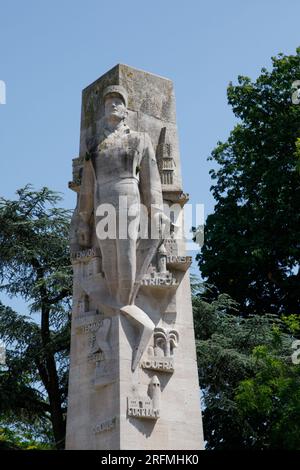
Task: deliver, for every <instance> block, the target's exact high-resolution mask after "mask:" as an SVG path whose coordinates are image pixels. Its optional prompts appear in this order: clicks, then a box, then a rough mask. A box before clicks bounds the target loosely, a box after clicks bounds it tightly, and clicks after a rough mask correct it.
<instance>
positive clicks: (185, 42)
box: [0, 0, 300, 214]
mask: <svg viewBox="0 0 300 470" xmlns="http://www.w3.org/2000/svg"><path fill="white" fill-rule="evenodd" d="M299 18H300V3H299V1H297V0H288V1H286V0H285V1H284V0H251V1H249V2H246V1H241V0H227V1H222V0H217V1H216V0H215V1H213V0H211V1H208V0H206V1H203V0H185V1H184V2H183V1H176V0H151V1H145V0H144V1H143V0H139V1H138V0H126V1H121V0H115V1H111V2H109V1H107V0H106V1H104V0H60V1H58V0H51V1H43V0H39V1H38V0H26V1H22V0H19V1H17V0H0V47H1V55H0V80H4V81H5V82H6V87H7V104H6V105H0V156H1V167H0V168H1V171H0V194H1V195H2V196H5V197H12V196H13V194H14V192H15V190H16V189H17V188H19V187H21V186H23V185H25V184H26V183H29V182H30V183H32V184H33V185H34V186H35V187H36V188H40V187H41V186H49V187H50V188H52V189H55V190H57V191H60V192H62V193H63V194H64V205H65V206H66V207H69V208H73V207H74V204H75V197H74V193H72V192H71V191H70V190H68V189H67V183H68V181H69V180H70V179H71V160H72V158H73V157H75V156H77V154H78V144H79V123H80V105H81V102H80V101H81V90H82V89H83V88H84V87H85V86H87V85H88V84H89V83H91V82H92V81H94V80H95V79H96V78H98V77H99V76H101V75H102V74H103V73H105V72H106V71H107V70H109V69H110V68H112V67H113V66H114V65H116V64H117V63H125V64H128V65H130V66H133V67H136V68H140V69H144V70H146V71H149V72H152V73H155V74H158V75H162V76H165V77H168V78H170V79H172V80H173V82H174V85H175V92H176V98H177V123H178V127H179V137H180V147H181V161H182V170H183V181H184V189H185V191H186V192H189V193H190V195H191V201H192V202H193V203H196V202H199V203H204V204H205V208H206V214H207V213H209V212H211V211H212V210H213V200H212V197H211V195H210V192H209V187H210V184H211V181H210V178H209V175H208V171H209V168H210V166H211V162H207V161H206V158H207V156H208V155H209V154H210V152H211V150H212V149H213V148H214V147H215V145H216V142H217V141H218V140H225V139H226V138H227V136H228V134H229V131H230V130H231V129H232V127H233V125H234V122H235V119H234V116H233V114H232V112H231V109H230V108H229V106H228V105H227V100H226V87H227V85H228V83H229V81H231V80H232V81H233V82H235V81H236V78H237V76H238V75H239V74H241V75H248V76H250V77H252V78H255V77H257V76H258V74H259V72H260V69H261V68H262V67H267V68H268V67H270V65H271V61H270V57H271V56H273V55H276V54H277V53H278V52H283V53H286V54H290V53H292V54H293V53H294V52H295V49H296V47H297V46H299V45H300V21H299ZM295 78H300V77H295Z"/></svg>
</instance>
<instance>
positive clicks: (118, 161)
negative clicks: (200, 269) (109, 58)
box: [66, 64, 203, 450]
mask: <svg viewBox="0 0 300 470" xmlns="http://www.w3.org/2000/svg"><path fill="white" fill-rule="evenodd" d="M69 186H70V188H71V189H73V190H74V191H76V192H77V207H76V209H75V211H74V216H73V219H72V228H71V254H72V265H73V271H74V289H73V313H72V332H71V365H70V377H69V404H68V415H67V436H66V447H67V449H95V450H96V449H97V450H98V449H110V450H112V449H146V450H150V449H153V450H156V449H157V450H158V449H164V450H166V449H171V450H176V449H202V448H203V433H202V421H201V411H200V392H199V385H198V374H197V363H196V350H195V338H194V328H193V316H192V305H191V290H190V280H189V270H188V268H189V266H190V262H191V259H190V257H188V256H186V253H185V241H184V238H183V236H182V233H183V226H182V225H183V217H182V213H183V206H184V204H185V203H186V202H187V199H188V198H187V196H186V194H184V193H183V190H182V182H181V172H180V157H179V148H178V136H177V128H176V116H175V98H174V92H173V84H172V82H171V81H170V80H168V79H165V78H162V77H159V76H156V75H153V74H150V73H147V72H143V71H140V70H136V69H134V68H131V67H128V66H126V65H122V64H119V65H117V66H116V67H114V68H113V69H111V70H110V71H108V72H107V73H106V74H105V75H103V76H102V77H100V78H99V79H98V80H96V81H95V82H94V83H92V84H91V85H90V86H88V87H87V88H85V89H84V90H83V95H82V115H81V136H80V151H79V157H78V158H75V159H74V160H73V181H72V182H71V183H70V184H69ZM140 204H142V205H143V208H144V211H142V208H141V209H140V207H141V206H140ZM110 208H113V209H114V211H115V214H113V215H114V216H115V219H114V220H115V223H113V222H112V219H111V217H110V216H111V214H110V215H109V214H108V213H109V210H110ZM132 208H133V209H132ZM114 211H113V212H114ZM150 219H151V220H150ZM124 221H125V222H126V223H128V226H130V227H131V238H130V237H129V238H127V235H128V233H129V229H128V232H127V231H126V230H127V228H126V227H125V228H126V230H125V232H124ZM145 221H146V222H148V221H149V226H148V225H147V224H146V229H145V227H144V230H143V231H142V230H141V227H142V225H144V226H145ZM111 224H112V226H111ZM122 224H123V225H122ZM151 224H152V225H151ZM168 224H169V225H168ZM152 226H153V227H154V228H155V227H156V229H157V230H153V233H152V231H151V230H152ZM111 227H113V229H111ZM166 227H167V228H168V230H167V229H166ZM150 228H151V230H150ZM106 231H107V232H109V233H108V235H107V237H106V236H105V234H104V236H103V232H106ZM111 232H112V233H113V235H114V236H111ZM132 232H133V236H132ZM150 232H151V234H150Z"/></svg>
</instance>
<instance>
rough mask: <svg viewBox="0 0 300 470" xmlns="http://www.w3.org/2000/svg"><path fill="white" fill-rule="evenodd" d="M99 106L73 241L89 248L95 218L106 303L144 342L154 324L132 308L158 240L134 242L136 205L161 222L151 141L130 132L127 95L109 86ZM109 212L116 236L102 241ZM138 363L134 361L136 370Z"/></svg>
mask: <svg viewBox="0 0 300 470" xmlns="http://www.w3.org/2000/svg"><path fill="white" fill-rule="evenodd" d="M103 101H104V108H105V113H104V123H103V126H102V129H101V130H100V136H99V137H98V138H97V141H95V138H93V139H91V140H90V141H89V142H88V143H87V148H88V154H87V158H86V161H85V164H84V168H83V175H82V182H81V188H80V195H79V201H78V207H77V217H79V220H78V222H77V240H78V243H79V245H80V246H81V247H89V246H91V237H92V234H91V218H92V214H93V213H94V218H95V227H96V234H97V241H98V244H99V247H100V251H101V256H102V271H103V273H104V276H105V280H106V283H107V287H108V289H109V294H110V299H109V302H111V303H116V304H117V305H118V308H119V309H120V310H121V312H123V313H124V314H125V315H127V316H128V317H129V318H130V319H131V320H134V321H135V322H137V323H138V324H139V325H142V336H143V333H145V335H146V337H147V338H148V337H149V335H150V334H152V331H153V329H154V324H153V322H152V321H151V320H150V318H149V317H148V315H147V314H146V313H145V312H143V310H141V309H140V308H138V307H137V306H135V305H134V304H135V297H136V294H137V291H138V288H139V283H140V281H141V279H142V277H143V275H144V274H145V273H146V271H147V269H148V266H149V264H150V262H151V259H152V257H153V255H154V253H155V251H156V250H157V248H158V247H159V244H160V243H161V242H162V240H161V239H159V237H157V238H156V239H149V240H147V243H148V245H147V249H146V250H145V247H144V249H142V243H143V240H141V239H140V238H139V237H138V232H139V227H140V224H141V215H143V214H141V209H140V207H141V206H140V204H141V203H143V205H144V206H145V207H146V208H147V212H148V214H147V216H149V217H150V216H151V222H152V224H153V223H154V222H155V223H158V220H159V219H160V220H161V218H162V217H163V198H162V188H161V181H160V175H159V171H158V167H157V163H156V158H155V153H154V149H153V146H152V143H151V140H150V137H149V135H148V134H147V133H145V132H136V131H132V130H131V129H130V128H129V127H128V125H127V124H126V122H125V119H126V116H127V93H126V90H125V89H124V88H123V87H121V86H119V85H113V86H109V87H107V88H106V89H105V90H104V92H103ZM111 207H113V208H114V209H115V231H114V233H113V234H109V233H108V234H107V237H105V236H103V233H99V232H100V230H97V227H99V225H98V224H100V225H101V220H103V216H104V215H105V211H109V209H110V208H111ZM101 217H102V219H101ZM121 218H123V219H122V220H123V221H124V220H126V221H127V222H130V224H128V225H130V233H129V231H128V227H126V230H125V233H124V227H122V226H121V225H122V224H120V223H119V222H120V219H121ZM121 222H122V221H121ZM111 235H113V236H111ZM145 330H148V334H146V332H145ZM146 337H145V339H144V342H145V344H146V339H147V338H146ZM141 341H142V339H141ZM142 342H143V341H142ZM141 348H142V345H141ZM142 352H143V351H142V349H141V350H140V352H139V353H138V355H137V356H139V357H140V355H141V354H142ZM139 357H136V360H135V361H134V362H135V364H136V363H137V361H138V359H139ZM134 367H135V366H134Z"/></svg>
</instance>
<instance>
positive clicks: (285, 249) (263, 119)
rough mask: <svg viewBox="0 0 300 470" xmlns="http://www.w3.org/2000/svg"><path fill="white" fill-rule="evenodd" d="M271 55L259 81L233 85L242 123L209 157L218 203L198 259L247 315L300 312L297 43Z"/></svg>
mask: <svg viewBox="0 0 300 470" xmlns="http://www.w3.org/2000/svg"><path fill="white" fill-rule="evenodd" d="M272 61H273V69H272V70H271V72H268V71H267V70H265V69H263V70H262V73H261V75H260V76H259V77H258V79H257V80H256V81H255V82H252V81H251V80H250V79H249V78H247V77H242V76H240V77H239V78H238V85H237V86H233V85H232V84H231V85H230V86H229V87H228V92H227V94H228V101H229V104H230V105H231V106H232V109H233V112H234V113H235V115H236V116H237V117H238V118H239V123H238V124H237V125H236V126H235V128H234V130H233V131H232V132H231V134H230V137H229V139H228V141H227V142H225V143H221V142H219V143H218V146H217V147H216V149H215V150H214V151H213V152H212V155H211V157H210V159H211V160H213V161H215V162H216V163H217V164H218V165H217V167H216V169H214V170H211V172H210V173H211V177H212V179H213V180H214V184H213V186H212V188H211V189H212V193H213V195H214V198H215V200H216V206H215V211H214V213H213V214H211V215H209V216H208V218H207V222H206V226H205V241H204V246H203V249H202V252H201V254H200V255H198V261H199V267H200V270H201V272H202V275H203V277H204V278H205V279H206V280H207V281H208V282H209V283H210V284H213V285H214V286H216V292H217V293H227V294H229V295H230V296H231V297H232V298H233V299H235V300H236V301H238V302H239V303H240V304H241V306H242V309H243V312H244V313H245V314H248V313H258V314H264V313H275V314H277V313H279V314H282V313H283V314H297V315H299V305H300V289H299V281H300V269H299V258H300V243H299V240H300V178H299V171H298V170H299V161H300V160H299V140H298V138H299V137H300V105H294V104H292V101H291V96H292V84H293V82H294V81H295V80H296V79H299V77H300V49H298V50H297V54H296V55H291V56H284V55H282V54H279V56H278V57H274V58H273V59H272ZM212 298H215V297H214V296H213V297H212Z"/></svg>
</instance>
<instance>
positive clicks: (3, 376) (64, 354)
mask: <svg viewBox="0 0 300 470" xmlns="http://www.w3.org/2000/svg"><path fill="white" fill-rule="evenodd" d="M59 201H60V197H59V196H58V195H57V194H56V193H54V192H53V191H51V190H49V189H47V188H43V189H42V190H41V191H33V190H32V189H31V187H30V186H26V187H25V188H22V189H20V190H19V191H17V199H16V200H7V199H4V198H0V280H1V290H2V292H5V293H6V294H7V295H8V296H10V297H14V296H19V297H21V298H23V299H24V301H25V302H27V304H28V305H29V309H30V314H31V316H28V315H24V314H19V313H16V312H15V311H13V310H12V309H11V308H10V307H8V306H5V305H3V304H0V338H1V339H2V340H3V342H4V343H5V345H6V348H7V351H6V362H7V370H4V371H2V372H0V422H1V424H2V427H4V428H5V426H6V425H9V426H10V429H11V431H14V430H19V431H20V429H24V426H25V427H26V426H27V431H26V432H27V434H30V431H29V430H28V428H30V427H31V431H32V430H35V432H37V433H39V435H40V439H42V438H44V439H45V441H46V442H47V441H48V442H51V441H52V442H54V443H55V446H56V448H63V447H64V437H65V413H66V398H67V378H68V365H69V341H70V339H69V338H70V296H71V267H70V259H69V248H68V238H69V237H68V232H69V221H70V214H69V212H68V211H66V210H64V209H60V208H58V207H57V203H58V202H59ZM49 425H50V426H51V429H52V436H51V433H50V432H49V431H50V430H49ZM23 434H24V433H23ZM25 434H26V433H25Z"/></svg>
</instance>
